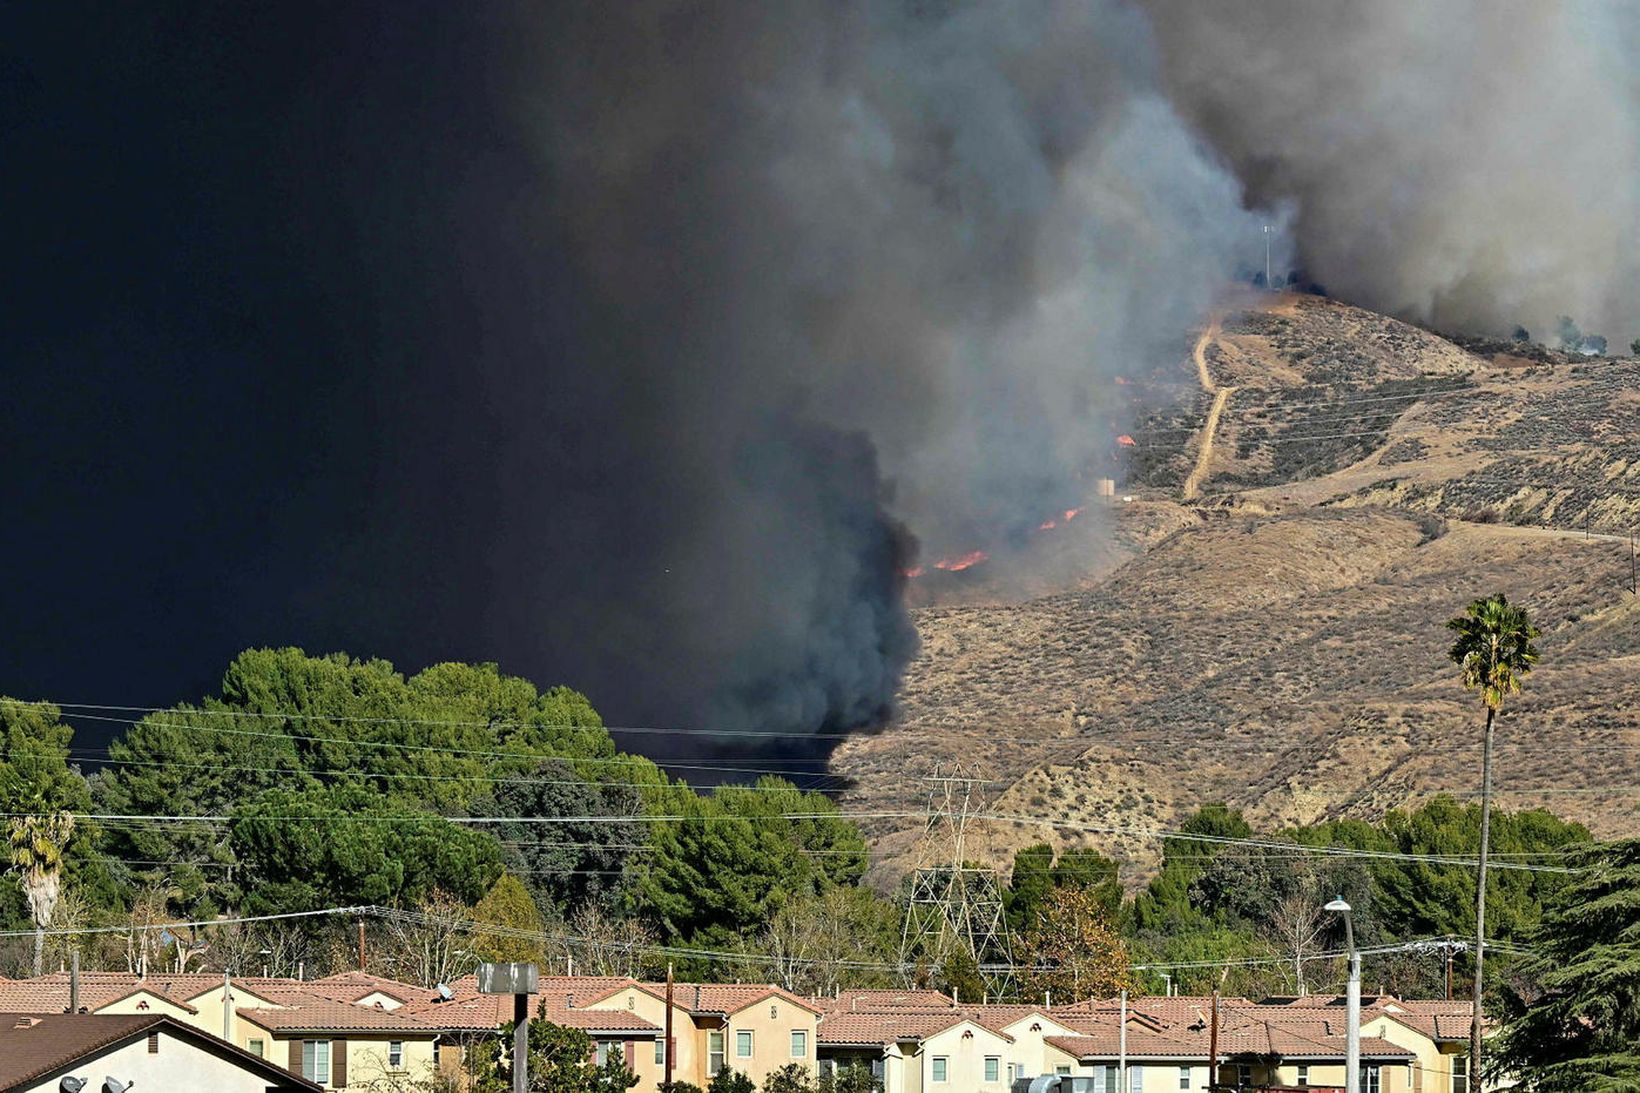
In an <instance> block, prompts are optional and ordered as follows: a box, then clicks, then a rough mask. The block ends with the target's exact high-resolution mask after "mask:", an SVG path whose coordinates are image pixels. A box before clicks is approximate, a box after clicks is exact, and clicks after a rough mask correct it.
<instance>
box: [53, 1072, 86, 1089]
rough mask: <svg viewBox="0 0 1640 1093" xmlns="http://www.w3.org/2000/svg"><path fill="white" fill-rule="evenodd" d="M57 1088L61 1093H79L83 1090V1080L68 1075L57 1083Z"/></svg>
mask: <svg viewBox="0 0 1640 1093" xmlns="http://www.w3.org/2000/svg"><path fill="white" fill-rule="evenodd" d="M57 1088H58V1089H60V1090H62V1093H80V1090H82V1089H84V1088H85V1079H84V1078H76V1077H75V1076H74V1075H72V1074H70V1075H68V1076H66V1077H65V1078H63V1080H62V1081H60V1082H58V1083H57Z"/></svg>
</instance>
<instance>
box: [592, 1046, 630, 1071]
mask: <svg viewBox="0 0 1640 1093" xmlns="http://www.w3.org/2000/svg"><path fill="white" fill-rule="evenodd" d="M593 1055H594V1057H595V1058H596V1059H597V1060H598V1065H599V1066H608V1065H609V1061H610V1060H611V1059H613V1060H615V1062H616V1063H617V1064H619V1063H622V1062H625V1061H626V1060H625V1057H624V1056H623V1055H622V1054H621V1045H620V1044H619V1043H617V1042H616V1041H614V1040H599V1041H597V1046H596V1047H595V1048H594V1049H593Z"/></svg>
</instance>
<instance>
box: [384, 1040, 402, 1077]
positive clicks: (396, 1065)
mask: <svg viewBox="0 0 1640 1093" xmlns="http://www.w3.org/2000/svg"><path fill="white" fill-rule="evenodd" d="M387 1069H389V1070H403V1069H404V1041H403V1040H389V1041H387Z"/></svg>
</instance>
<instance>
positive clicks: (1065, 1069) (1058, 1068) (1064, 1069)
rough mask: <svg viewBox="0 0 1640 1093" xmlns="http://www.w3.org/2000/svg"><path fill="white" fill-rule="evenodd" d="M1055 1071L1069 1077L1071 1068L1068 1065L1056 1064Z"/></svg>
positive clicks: (1061, 1075)
mask: <svg viewBox="0 0 1640 1093" xmlns="http://www.w3.org/2000/svg"><path fill="white" fill-rule="evenodd" d="M1053 1072H1054V1073H1055V1074H1058V1075H1059V1076H1060V1077H1067V1076H1068V1075H1069V1074H1070V1072H1071V1068H1070V1067H1068V1066H1056V1067H1054V1068H1053Z"/></svg>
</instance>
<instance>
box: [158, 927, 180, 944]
mask: <svg viewBox="0 0 1640 1093" xmlns="http://www.w3.org/2000/svg"><path fill="white" fill-rule="evenodd" d="M176 939H177V935H175V934H173V933H172V932H171V931H170V930H161V931H160V932H159V943H160V944H161V945H170V944H172V943H173V942H175V941H176Z"/></svg>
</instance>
